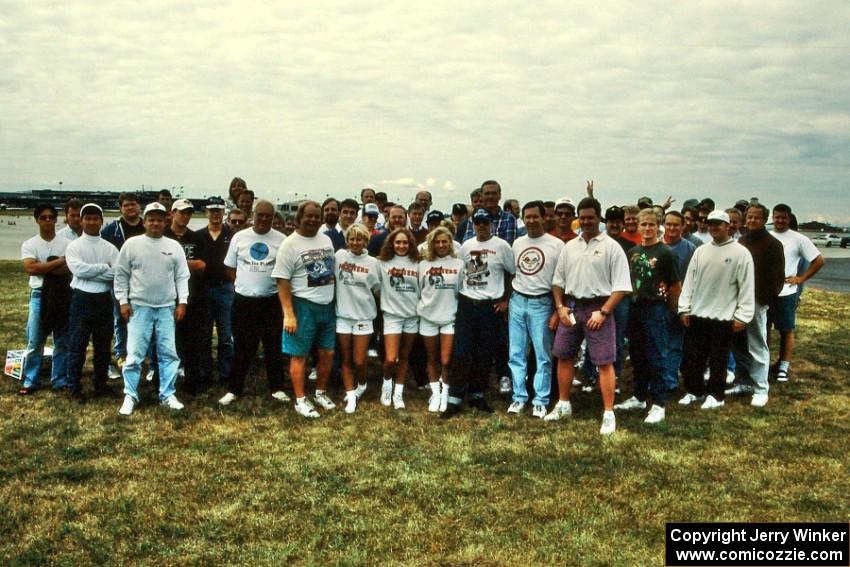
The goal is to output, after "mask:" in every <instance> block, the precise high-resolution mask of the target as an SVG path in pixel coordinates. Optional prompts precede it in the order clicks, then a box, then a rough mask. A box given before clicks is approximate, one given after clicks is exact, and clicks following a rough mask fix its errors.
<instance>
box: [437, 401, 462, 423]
mask: <svg viewBox="0 0 850 567" xmlns="http://www.w3.org/2000/svg"><path fill="white" fill-rule="evenodd" d="M462 411H463V408H461V407H460V404H449V405H447V406H446V411H444V412H443V413H441V414H440V419H451V418H453V417H454V416H456V415H457V414H459V413H460V412H462Z"/></svg>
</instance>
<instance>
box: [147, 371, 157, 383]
mask: <svg viewBox="0 0 850 567" xmlns="http://www.w3.org/2000/svg"><path fill="white" fill-rule="evenodd" d="M154 378H156V370H154V369H153V368H151V369H150V370H148V373H147V374H145V380H147V381H148V382H153V379H154Z"/></svg>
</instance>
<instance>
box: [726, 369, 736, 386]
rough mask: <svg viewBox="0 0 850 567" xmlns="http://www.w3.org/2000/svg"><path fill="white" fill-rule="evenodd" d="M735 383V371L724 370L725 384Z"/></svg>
mask: <svg viewBox="0 0 850 567" xmlns="http://www.w3.org/2000/svg"><path fill="white" fill-rule="evenodd" d="M734 381H735V371H734V370H729V369H728V368H727V369H726V383H727V384H731V383H732V382H734Z"/></svg>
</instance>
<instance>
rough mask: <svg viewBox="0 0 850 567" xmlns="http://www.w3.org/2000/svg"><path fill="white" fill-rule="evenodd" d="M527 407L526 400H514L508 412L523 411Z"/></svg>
mask: <svg viewBox="0 0 850 567" xmlns="http://www.w3.org/2000/svg"><path fill="white" fill-rule="evenodd" d="M524 409H525V402H513V403H512V404H511V405H510V406H508V413H522V410H524Z"/></svg>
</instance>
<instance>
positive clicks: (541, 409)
mask: <svg viewBox="0 0 850 567" xmlns="http://www.w3.org/2000/svg"><path fill="white" fill-rule="evenodd" d="M531 415H532V416H534V417H536V418H538V419H543V418H544V417H546V406H544V405H540V404H534V406H533V407H532V409H531Z"/></svg>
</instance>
